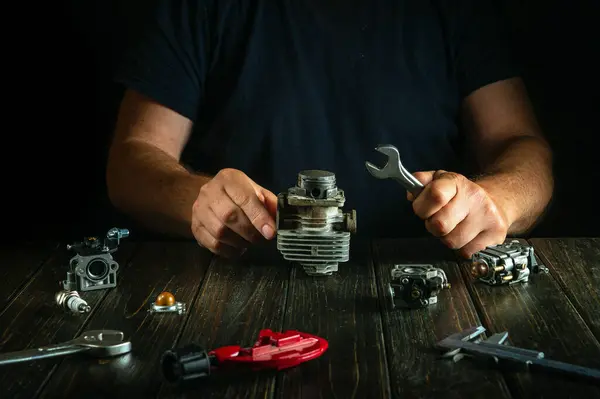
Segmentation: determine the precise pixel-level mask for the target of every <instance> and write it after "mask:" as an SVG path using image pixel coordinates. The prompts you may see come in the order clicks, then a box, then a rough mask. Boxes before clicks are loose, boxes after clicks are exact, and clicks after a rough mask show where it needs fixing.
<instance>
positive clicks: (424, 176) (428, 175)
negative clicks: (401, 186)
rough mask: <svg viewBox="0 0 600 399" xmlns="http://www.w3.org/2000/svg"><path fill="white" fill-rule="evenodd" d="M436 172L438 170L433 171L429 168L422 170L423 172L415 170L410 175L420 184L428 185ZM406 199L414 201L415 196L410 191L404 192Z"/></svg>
mask: <svg viewBox="0 0 600 399" xmlns="http://www.w3.org/2000/svg"><path fill="white" fill-rule="evenodd" d="M436 173H438V171H433V170H429V171H424V172H415V173H413V174H412V175H413V176H414V177H415V178H416V179H417V180H418V181H420V182H421V184H423V185H424V186H426V185H428V184H429V183H431V181H432V180H433V179H435V177H436ZM406 199H407V200H409V201H411V202H412V201H414V199H415V196H414V195H413V194H412V193H410V192H408V191H407V192H406Z"/></svg>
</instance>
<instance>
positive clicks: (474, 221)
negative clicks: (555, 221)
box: [407, 170, 509, 258]
mask: <svg viewBox="0 0 600 399" xmlns="http://www.w3.org/2000/svg"><path fill="white" fill-rule="evenodd" d="M414 176H415V177H416V178H417V179H418V180H419V181H420V182H421V183H423V185H424V186H425V187H424V188H423V191H422V192H421V193H420V194H419V195H418V196H417V198H416V199H415V198H414V196H413V195H412V194H410V193H408V194H407V198H408V200H410V201H412V206H413V210H414V212H415V214H416V215H417V216H419V217H420V218H421V219H423V220H424V221H425V227H426V228H427V230H428V231H429V232H430V233H431V234H433V235H434V236H435V237H439V238H440V239H441V241H442V242H443V243H444V244H445V245H446V246H448V247H449V248H451V249H454V250H458V251H459V254H460V255H461V256H464V257H465V258H470V257H471V256H472V255H473V254H474V253H475V252H478V251H481V250H482V249H485V248H486V247H487V246H490V245H496V244H502V243H503V242H504V240H505V239H506V235H507V232H508V228H509V222H508V220H507V217H506V215H505V213H504V212H503V210H502V209H501V208H500V207H499V205H498V204H497V203H496V202H495V201H494V199H493V198H492V197H491V196H490V194H489V193H488V192H487V191H486V190H485V189H484V188H483V187H482V186H480V185H478V184H477V183H475V182H473V181H471V180H469V179H467V178H466V177H465V176H463V175H460V174H457V173H452V172H446V171H443V170H439V171H436V172H416V173H414Z"/></svg>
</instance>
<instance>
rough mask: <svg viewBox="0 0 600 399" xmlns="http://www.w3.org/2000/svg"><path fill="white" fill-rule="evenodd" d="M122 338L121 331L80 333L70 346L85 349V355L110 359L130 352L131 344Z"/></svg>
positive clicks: (123, 336)
mask: <svg viewBox="0 0 600 399" xmlns="http://www.w3.org/2000/svg"><path fill="white" fill-rule="evenodd" d="M124 338H125V335H124V334H123V332H122V331H116V330H91V331H85V332H84V333H82V334H81V335H80V336H79V337H77V338H75V339H74V340H73V341H71V344H73V345H75V346H81V347H84V348H87V350H86V353H87V354H89V355H92V356H96V357H111V356H118V355H122V354H125V353H129V352H130V351H131V342H130V341H125V340H124Z"/></svg>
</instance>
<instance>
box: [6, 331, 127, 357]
mask: <svg viewBox="0 0 600 399" xmlns="http://www.w3.org/2000/svg"><path fill="white" fill-rule="evenodd" d="M123 338H124V334H123V333H122V332H121V331H114V330H93V331H86V332H84V333H83V334H81V335H80V336H79V337H77V338H75V339H74V340H72V341H68V342H64V343H61V344H56V345H49V346H44V347H41V348H37V349H27V350H24V351H18V352H9V353H1V354H0V365H7V364H13V363H21V362H27V361H31V360H38V359H46V358H50V357H58V356H67V355H73V354H75V353H80V352H85V353H86V354H89V355H91V356H94V357H112V356H118V355H122V354H125V353H129V352H130V351H131V342H129V341H124V339H123Z"/></svg>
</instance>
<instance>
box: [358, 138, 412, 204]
mask: <svg viewBox="0 0 600 399" xmlns="http://www.w3.org/2000/svg"><path fill="white" fill-rule="evenodd" d="M375 150H376V151H379V152H380V153H382V154H385V155H387V156H388V161H387V163H386V164H385V166H384V167H383V168H381V169H380V168H378V167H377V166H375V165H373V164H372V163H371V162H365V166H366V167H367V170H368V171H369V173H371V175H373V176H374V177H376V178H377V179H394V180H396V181H397V182H398V183H400V184H402V186H404V188H406V189H407V190H408V191H409V192H410V193H412V194H413V195H414V196H415V197H416V196H417V195H419V193H420V192H421V190H423V184H422V183H421V182H420V181H418V180H417V178H416V177H414V176H413V175H412V174H410V173H409V172H408V171H407V170H406V169H405V168H404V166H403V165H402V162H400V153H399V152H398V149H397V148H396V147H394V146H393V145H389V144H386V145H380V146H378V147H376V148H375Z"/></svg>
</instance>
